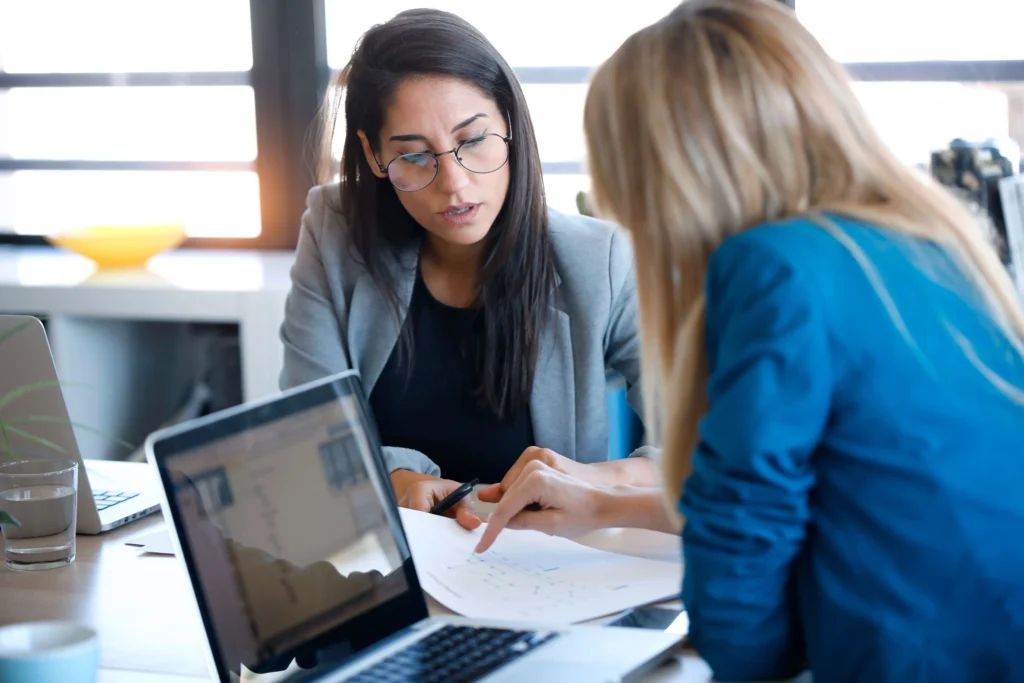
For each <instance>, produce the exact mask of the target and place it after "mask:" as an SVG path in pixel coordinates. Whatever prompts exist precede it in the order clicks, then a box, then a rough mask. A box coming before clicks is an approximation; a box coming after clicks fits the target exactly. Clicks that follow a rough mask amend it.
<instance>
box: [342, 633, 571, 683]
mask: <svg viewBox="0 0 1024 683" xmlns="http://www.w3.org/2000/svg"><path fill="white" fill-rule="evenodd" d="M557 637H558V634H557V633H551V632H545V633H537V632H534V631H512V630H506V629H498V628H475V627H471V626H444V627H442V628H440V629H438V630H437V631H434V632H433V633H431V634H430V635H428V636H427V637H425V638H422V639H420V640H418V641H416V642H415V643H412V644H411V645H409V646H408V647H406V648H404V649H403V650H401V651H400V652H396V653H395V654H393V655H391V656H390V657H388V658H387V659H384V660H382V661H380V662H378V663H377V664H374V665H373V666H371V667H370V668H369V669H366V670H365V671H361V672H359V673H358V674H356V675H355V676H354V677H352V678H348V679H347V681H348V682H349V683H406V682H408V683H434V682H435V681H436V682H437V683H463V682H464V681H475V680H478V679H480V678H483V677H484V676H486V675H487V674H489V673H491V672H492V671H494V670H495V669H497V668H499V667H501V666H504V665H505V664H508V663H509V662H511V661H512V660H514V659H516V658H517V657H521V656H523V655H524V654H526V653H527V652H529V651H530V650H533V649H534V648H536V647H539V646H541V645H543V644H544V643H546V642H548V641H550V640H552V639H553V638H557Z"/></svg>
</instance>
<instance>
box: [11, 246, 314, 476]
mask: <svg viewBox="0 0 1024 683" xmlns="http://www.w3.org/2000/svg"><path fill="white" fill-rule="evenodd" d="M293 260H294V254H293V253H292V252H290V251H229V250H197V249H182V250H177V251H171V252H168V253H165V254H159V255H157V256H155V257H154V258H152V259H150V261H149V263H148V264H147V266H146V267H145V268H134V269H125V270H97V268H96V266H95V264H94V263H93V262H92V261H90V260H88V259H86V258H84V257H81V256H78V255H77V254H73V253H70V252H67V251H64V250H58V249H52V248H46V247H21V246H18V247H14V246H6V247H5V246H0V313H25V314H30V315H44V316H47V322H48V334H49V337H50V347H51V350H52V352H53V356H54V361H55V362H56V365H57V370H58V373H59V375H60V377H61V379H62V380H65V381H68V380H70V381H73V382H76V383H83V384H87V385H89V386H91V387H103V391H102V392H97V391H95V390H93V391H87V390H85V389H70V390H66V391H65V400H66V401H67V404H68V412H69V413H70V415H71V417H72V419H73V420H75V421H76V422H79V423H82V424H85V425H88V426H90V427H92V428H94V429H97V430H100V431H102V432H104V433H106V434H114V435H117V436H120V437H122V438H125V439H127V440H128V441H129V442H132V443H135V442H137V441H140V440H141V438H144V437H145V434H146V433H148V431H152V429H154V428H156V427H157V426H159V424H160V423H161V422H162V421H163V420H165V419H166V418H168V417H169V416H170V415H171V413H172V412H173V411H174V410H176V409H177V408H178V407H179V405H178V402H179V401H181V400H182V398H183V395H184V393H185V392H186V391H187V389H188V388H189V386H190V385H191V380H192V379H193V375H194V373H193V372H190V370H192V369H194V368H195V367H196V365H195V364H196V362H197V361H196V359H195V358H194V356H195V355H197V354H196V353H195V348H194V345H193V344H190V343H189V342H190V341H191V339H190V338H189V336H188V334H187V333H188V329H187V325H186V324H187V323H231V324H236V325H238V336H239V356H240V360H241V376H242V396H243V399H244V400H247V401H248V400H252V399H256V398H261V397H263V396H267V395H270V394H273V393H276V392H277V378H278V374H279V373H280V369H281V363H282V359H283V349H282V347H281V342H280V341H279V339H278V330H279V328H280V325H281V322H282V320H283V319H284V301H285V297H286V296H287V294H288V289H289V287H290V283H291V281H290V276H289V270H290V268H291V264H292V262H293ZM140 430H141V431H140ZM76 432H77V433H76V436H77V438H78V443H79V448H80V449H81V450H82V452H83V454H84V456H85V457H88V458H100V459H109V458H114V457H124V455H125V454H124V453H123V452H121V451H119V450H118V447H117V446H116V445H115V444H113V443H112V442H111V441H110V440H109V439H106V438H104V437H101V436H97V435H96V434H93V433H91V432H87V431H84V430H76Z"/></svg>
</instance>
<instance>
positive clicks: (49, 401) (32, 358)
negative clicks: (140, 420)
mask: <svg viewBox="0 0 1024 683" xmlns="http://www.w3.org/2000/svg"><path fill="white" fill-rule="evenodd" d="M0 370H2V372H0V397H2V396H6V395H8V394H9V393H10V392H18V395H17V396H16V397H15V398H13V399H10V400H7V401H3V400H2V399H0V421H3V422H5V423H9V424H13V425H15V426H16V431H15V430H7V439H8V445H9V447H10V449H11V451H12V452H13V454H14V455H15V457H23V458H45V457H62V458H67V459H69V460H75V461H77V462H78V463H79V468H78V517H77V519H78V521H77V524H76V527H75V528H76V531H77V532H78V533H80V534H98V533H100V532H103V531H109V530H110V529H115V528H117V527H119V526H122V525H123V524H127V523H128V522H130V521H132V520H134V519H138V518H139V517H143V516H145V515H148V514H150V513H153V512H156V511H157V510H159V509H160V499H159V497H158V494H157V491H156V486H155V484H154V483H153V482H154V479H153V474H152V471H151V470H150V468H149V467H148V466H147V465H146V463H141V462H115V461H106V460H83V457H82V453H80V452H79V449H78V442H77V441H76V439H75V431H74V427H73V426H72V423H71V421H70V419H69V418H68V410H67V406H66V404H65V402H64V392H63V391H62V389H61V387H60V385H59V383H58V379H57V370H56V367H55V366H54V363H53V356H52V355H51V353H50V344H49V342H48V341H47V338H46V329H45V328H44V327H43V323H42V322H41V321H40V320H39V319H38V318H35V317H32V316H28V315H0ZM29 385H35V388H34V389H31V390H27V391H26V390H25V389H24V388H25V387H27V386H29ZM86 426H88V425H86ZM25 434H29V435H31V436H26V435H25ZM33 437H34V438H33Z"/></svg>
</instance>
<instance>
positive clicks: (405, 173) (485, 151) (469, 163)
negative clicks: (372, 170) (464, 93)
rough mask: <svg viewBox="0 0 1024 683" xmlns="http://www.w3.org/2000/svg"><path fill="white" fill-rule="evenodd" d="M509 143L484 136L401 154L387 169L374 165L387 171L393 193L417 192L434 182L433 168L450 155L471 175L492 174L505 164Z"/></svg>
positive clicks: (491, 135)
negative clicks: (437, 150) (438, 149)
mask: <svg viewBox="0 0 1024 683" xmlns="http://www.w3.org/2000/svg"><path fill="white" fill-rule="evenodd" d="M511 142H512V136H511V135H509V136H508V137H506V136H504V135H499V134H498V133H488V134H487V135H480V136H478V137H475V138H470V139H469V140H466V141H465V142H463V143H461V144H460V145H459V146H458V147H456V148H455V149H450V150H448V151H447V152H441V153H440V154H434V153H433V152H415V153H413V154H403V155H402V156H398V157H395V158H394V159H392V160H391V161H390V162H388V165H387V166H381V165H380V163H377V168H379V169H380V170H381V172H385V171H386V172H387V174H388V179H389V180H390V181H391V184H392V185H394V186H395V189H396V190H399V191H400V192H418V191H419V190H422V189H423V188H425V187H426V186H427V185H429V184H430V183H432V182H434V178H436V177H437V169H438V168H439V167H440V165H441V162H440V159H441V157H443V156H444V155H446V154H454V155H455V160H456V161H458V162H459V165H460V166H462V168H464V169H466V170H467V171H470V172H472V173H494V172H495V171H497V170H499V169H501V167H502V166H504V165H505V164H506V163H508V146H509V144H510V143H511ZM374 161H375V162H376V161H377V160H376V159H374Z"/></svg>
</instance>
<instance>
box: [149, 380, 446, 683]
mask: <svg viewBox="0 0 1024 683" xmlns="http://www.w3.org/2000/svg"><path fill="white" fill-rule="evenodd" d="M152 457H153V458H154V460H155V461H156V462H157V464H158V466H159V469H160V472H161V479H162V482H163V485H164V488H165V490H166V493H167V498H168V503H169V507H170V508H171V512H172V514H173V516H174V521H175V527H176V529H177V533H178V537H179V542H180V543H181V545H182V549H183V555H184V559H185V560H186V563H187V564H188V567H189V575H190V578H191V580H192V582H193V587H194V588H195V591H196V595H197V598H198V600H199V603H200V610H201V612H202V613H203V620H204V622H205V626H206V630H207V635H208V637H209V640H210V646H211V649H212V650H213V655H214V658H215V659H216V660H217V667H218V669H219V670H220V676H221V678H222V679H225V678H226V677H227V676H226V674H227V672H228V671H232V672H235V673H240V669H241V667H242V666H244V667H245V668H247V669H249V670H251V671H255V672H261V673H262V672H269V671H280V670H282V669H285V668H286V667H289V666H291V667H293V668H294V667H295V666H296V665H299V666H302V667H312V666H316V665H317V663H318V662H320V663H324V662H325V661H327V660H331V659H335V658H336V657H344V656H346V655H349V654H352V653H354V652H358V651H359V650H360V649H362V648H363V647H366V646H368V645H371V644H373V643H374V642H377V641H378V640H381V639H383V638H385V637H387V636H388V635H390V634H391V633H393V632H395V631H398V630H400V629H401V628H403V627H404V626H406V625H408V624H411V623H415V621H418V620H419V619H420V618H423V617H425V616H426V608H425V604H424V602H423V598H422V594H421V593H420V591H419V586H418V585H417V581H416V576H415V571H414V570H413V568H412V562H411V559H410V553H409V548H408V545H407V543H406V540H405V536H404V534H403V532H402V530H401V524H400V522H399V519H398V514H397V507H396V505H395V503H394V497H393V494H392V492H391V489H390V484H389V482H388V481H387V480H386V477H387V475H386V472H385V471H384V468H383V464H382V461H381V458H380V449H379V446H378V444H377V437H376V432H375V429H374V427H373V422H372V419H371V418H370V417H369V414H368V412H367V408H366V402H365V399H364V398H363V396H362V392H361V389H360V386H359V382H358V379H356V378H355V377H354V376H346V377H342V378H335V379H333V380H332V381H329V382H326V383H322V384H319V385H317V386H314V387H309V388H306V389H300V390H298V391H296V392H291V393H289V394H287V395H285V396H283V397H281V398H278V399H275V400H273V401H271V402H269V403H265V404H263V405H261V406H257V407H252V408H244V409H242V410H240V411H238V412H235V413H232V414H229V415H227V416H225V417H222V418H215V419H213V420H209V421H206V422H204V423H202V424H200V425H199V426H194V427H190V428H188V429H186V430H185V431H182V432H179V433H177V434H174V435H172V436H169V437H166V438H158V439H156V440H154V442H153V445H152ZM293 660H297V662H294V661H293Z"/></svg>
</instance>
